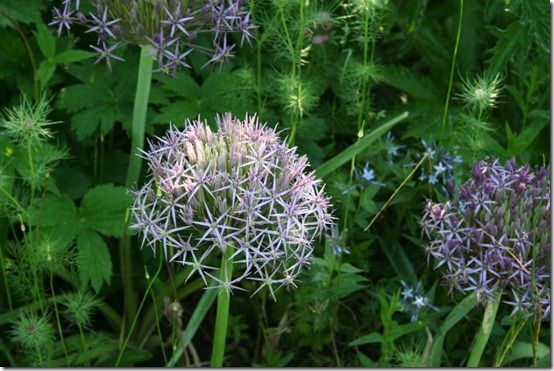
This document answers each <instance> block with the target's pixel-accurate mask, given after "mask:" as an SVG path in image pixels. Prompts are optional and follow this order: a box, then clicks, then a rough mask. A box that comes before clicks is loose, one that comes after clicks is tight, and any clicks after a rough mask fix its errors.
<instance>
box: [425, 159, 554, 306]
mask: <svg viewBox="0 0 554 371" xmlns="http://www.w3.org/2000/svg"><path fill="white" fill-rule="evenodd" d="M421 225H422V228H423V233H424V235H425V236H426V237H427V238H428V239H430V240H431V243H430V244H429V245H428V247H427V248H426V250H427V254H428V256H429V257H433V258H434V260H435V261H436V265H435V268H439V267H441V266H442V267H443V268H445V269H446V272H445V274H444V278H445V279H446V281H447V282H448V283H449V285H450V287H451V288H456V289H457V290H460V291H464V292H471V291H475V292H476V293H477V297H478V299H479V300H480V301H481V302H483V303H486V302H488V301H490V300H493V298H494V296H495V294H497V293H503V294H504V295H505V296H507V297H508V298H507V300H505V301H504V302H505V303H507V304H510V305H512V306H513V307H514V310H513V312H512V315H513V314H515V313H516V312H521V313H523V314H525V315H533V314H535V315H537V317H544V316H547V315H548V314H549V313H550V244H551V237H550V178H549V176H548V175H547V170H546V169H545V168H539V169H538V170H537V171H536V172H533V171H531V169H530V167H529V166H522V167H519V168H518V167H516V163H515V160H511V161H507V162H506V164H505V165H504V166H502V165H500V164H499V163H498V161H497V160H494V161H492V160H489V161H482V162H479V163H476V164H474V166H473V170H472V179H470V180H469V181H468V182H466V183H465V184H464V185H463V186H462V187H461V189H460V192H459V194H458V196H457V198H455V199H454V200H453V201H452V202H451V201H448V202H446V203H442V204H441V203H433V202H428V204H427V206H426V208H425V211H424V214H423V218H422V220H421Z"/></svg>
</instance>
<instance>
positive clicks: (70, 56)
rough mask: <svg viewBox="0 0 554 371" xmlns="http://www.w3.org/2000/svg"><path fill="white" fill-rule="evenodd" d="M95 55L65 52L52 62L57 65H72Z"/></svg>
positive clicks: (80, 51)
mask: <svg viewBox="0 0 554 371" xmlns="http://www.w3.org/2000/svg"><path fill="white" fill-rule="evenodd" d="M94 55H95V53H91V52H87V51H85V50H66V51H64V52H61V53H60V54H58V55H56V56H55V57H54V61H55V62H56V63H58V64H64V63H72V62H78V61H82V60H83V59H88V58H91V57H93V56H94Z"/></svg>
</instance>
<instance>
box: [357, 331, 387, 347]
mask: <svg viewBox="0 0 554 371" xmlns="http://www.w3.org/2000/svg"><path fill="white" fill-rule="evenodd" d="M382 342H383V335H381V334H379V333H378V332H372V333H371V334H368V335H364V336H361V337H359V338H357V339H356V340H354V341H352V342H351V343H350V344H349V345H350V346H351V347H353V346H357V345H364V344H380V343H382Z"/></svg>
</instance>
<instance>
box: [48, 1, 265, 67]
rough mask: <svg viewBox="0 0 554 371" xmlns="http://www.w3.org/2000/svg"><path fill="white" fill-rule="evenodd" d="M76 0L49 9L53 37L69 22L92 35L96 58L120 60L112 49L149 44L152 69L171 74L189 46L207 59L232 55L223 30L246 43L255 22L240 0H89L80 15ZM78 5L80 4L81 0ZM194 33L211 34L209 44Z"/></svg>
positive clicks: (184, 64) (67, 27)
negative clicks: (89, 8) (89, 9)
mask: <svg viewBox="0 0 554 371" xmlns="http://www.w3.org/2000/svg"><path fill="white" fill-rule="evenodd" d="M80 3H81V2H80V1H79V0H63V1H62V4H63V6H62V7H61V8H57V7H54V8H53V10H52V21H51V22H50V23H49V25H50V26H54V27H56V28H57V33H58V36H60V35H61V34H62V33H63V32H64V31H66V32H69V31H70V30H71V26H72V25H73V24H77V25H81V26H85V27H86V28H87V31H86V32H87V33H94V34H96V35H97V41H96V45H91V46H90V47H91V48H92V49H93V50H95V51H96V52H98V54H99V57H98V59H97V60H96V61H97V62H99V61H101V60H105V61H106V63H107V64H108V67H109V68H110V69H111V60H112V59H117V60H122V58H121V57H118V56H117V55H116V54H114V52H115V50H116V49H118V48H119V47H120V46H123V45H125V44H127V43H133V44H138V45H151V46H152V48H153V50H152V52H151V53H152V55H154V56H155V57H156V61H157V63H158V71H161V72H165V73H171V74H173V73H175V71H176V70H177V69H178V68H180V67H190V66H189V64H188V63H187V62H186V61H185V57H187V56H188V55H189V54H190V53H191V52H192V51H193V50H195V51H198V52H200V53H204V54H207V55H208V56H209V57H210V60H209V62H208V63H223V62H225V61H226V60H227V59H228V58H229V57H231V56H232V51H233V49H234V48H235V44H234V43H233V42H232V40H231V37H230V36H229V34H231V33H234V34H239V35H240V36H241V42H240V43H241V45H242V44H243V43H244V41H247V42H248V43H250V42H251V40H252V38H253V37H254V30H255V28H256V27H255V26H254V25H253V24H252V22H251V20H250V12H248V11H247V10H246V7H245V2H244V1H242V0H204V1H200V0H194V1H183V0H149V1H144V0H90V3H91V4H92V5H93V8H95V9H96V12H95V13H93V12H90V13H88V14H84V13H83V12H82V11H81V9H80V7H81V5H82V4H80ZM83 3H84V2H83ZM200 34H210V35H211V41H210V44H211V45H208V46H206V45H204V43H203V42H199V40H198V37H199V35H200Z"/></svg>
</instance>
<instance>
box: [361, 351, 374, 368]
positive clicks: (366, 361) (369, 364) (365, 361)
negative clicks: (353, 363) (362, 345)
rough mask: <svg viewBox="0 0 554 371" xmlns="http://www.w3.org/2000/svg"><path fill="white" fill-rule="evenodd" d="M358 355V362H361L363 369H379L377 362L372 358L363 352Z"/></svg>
mask: <svg viewBox="0 0 554 371" xmlns="http://www.w3.org/2000/svg"><path fill="white" fill-rule="evenodd" d="M357 354H358V360H359V361H360V366H362V367H373V368H375V367H377V366H379V364H378V363H377V362H373V361H372V360H371V358H369V357H368V356H366V355H365V354H363V353H362V352H357Z"/></svg>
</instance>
